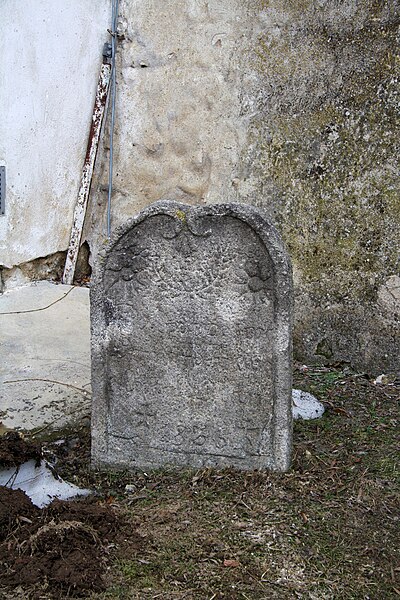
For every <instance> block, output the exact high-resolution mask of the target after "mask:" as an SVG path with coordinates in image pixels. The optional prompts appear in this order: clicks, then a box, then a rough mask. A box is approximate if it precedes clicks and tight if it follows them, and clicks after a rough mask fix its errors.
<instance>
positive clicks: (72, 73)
mask: <svg viewBox="0 0 400 600" xmlns="http://www.w3.org/2000/svg"><path fill="white" fill-rule="evenodd" d="M110 21H111V2H110V0H1V2H0V23H1V36H0V56H1V67H0V107H1V110H0V164H1V165H6V178H7V198H6V214H5V216H0V265H3V266H6V267H11V266H14V265H18V264H20V263H23V262H26V261H29V260H32V259H34V258H38V257H43V256H47V255H49V254H52V253H53V252H56V251H58V250H65V249H66V248H67V245H68V240H69V233H70V229H71V223H72V213H73V207H74V204H75V200H76V196H77V191H78V187H79V179H80V172H81V168H82V163H83V159H84V155H85V151H86V144H87V136H88V132H89V127H90V119H91V113H92V107H93V101H94V96H95V92H96V85H97V77H98V72H99V68H100V64H101V61H102V48H103V44H104V42H106V41H109V34H108V33H107V27H109V26H110Z"/></svg>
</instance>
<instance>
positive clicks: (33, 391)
mask: <svg viewBox="0 0 400 600" xmlns="http://www.w3.org/2000/svg"><path fill="white" fill-rule="evenodd" d="M90 393H91V390H90V318H89V290H88V289H87V288H81V287H72V286H67V285H58V284H55V283H51V282H49V281H40V282H35V283H32V284H30V285H27V286H24V287H21V288H17V289H14V290H11V291H9V292H6V293H4V294H3V295H0V421H1V422H2V424H3V426H4V427H6V428H11V429H21V430H33V429H37V428H39V429H41V428H43V429H45V430H47V429H62V428H64V427H66V426H69V425H71V426H75V425H76V424H78V423H79V422H81V421H82V419H83V418H84V417H85V416H86V415H88V414H89V411H90Z"/></svg>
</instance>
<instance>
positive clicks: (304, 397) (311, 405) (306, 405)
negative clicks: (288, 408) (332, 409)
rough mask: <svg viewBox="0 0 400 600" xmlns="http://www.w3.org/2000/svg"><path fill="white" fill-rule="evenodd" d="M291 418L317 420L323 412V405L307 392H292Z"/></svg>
mask: <svg viewBox="0 0 400 600" xmlns="http://www.w3.org/2000/svg"><path fill="white" fill-rule="evenodd" d="M292 400H293V418H294V419H306V420H309V419H319V417H322V415H323V414H324V412H325V407H324V405H323V404H322V403H321V402H319V400H317V399H316V398H315V396H313V395H312V394H310V393H309V392H303V391H302V390H292Z"/></svg>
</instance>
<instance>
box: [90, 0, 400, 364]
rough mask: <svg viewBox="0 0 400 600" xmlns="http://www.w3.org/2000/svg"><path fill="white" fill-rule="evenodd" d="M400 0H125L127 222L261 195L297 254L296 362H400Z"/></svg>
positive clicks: (118, 205)
mask: <svg viewBox="0 0 400 600" xmlns="http://www.w3.org/2000/svg"><path fill="white" fill-rule="evenodd" d="M396 4H397V3H394V2H391V1H387V2H376V1H374V0H360V1H358V2H357V1H354V0H345V1H340V2H339V1H336V0H332V1H329V2H328V1H324V0H320V1H319V2H315V1H309V0H297V1H296V0H295V1H293V2H284V1H283V0H259V1H256V0H252V1H251V0H249V1H247V2H243V1H239V0H210V1H205V0H204V1H203V0H198V1H195V0H166V1H165V2H163V3H162V4H160V3H159V2H155V1H147V2H142V1H141V2H138V1H135V0H125V1H124V2H122V4H121V18H120V24H119V33H120V44H119V56H118V60H119V64H118V79H119V84H118V102H117V130H116V148H115V150H116V161H115V177H114V183H115V188H114V194H113V210H112V216H113V226H116V225H119V224H120V223H122V222H123V221H124V220H125V219H126V218H127V216H131V215H133V214H135V213H136V212H137V211H139V210H140V209H141V208H143V207H144V206H146V205H147V204H149V203H151V202H153V201H155V200H158V199H163V198H170V199H174V200H183V201H185V202H188V203H191V204H202V203H216V202H225V201H227V200H229V201H238V202H244V203H250V204H254V205H256V206H259V207H262V208H263V209H264V210H265V211H266V212H267V213H268V215H269V216H270V217H272V218H273V220H274V221H275V223H276V225H277V227H278V228H279V230H280V231H281V233H282V235H283V237H284V239H285V242H286V244H287V247H288V249H289V252H290V254H291V256H292V260H293V263H294V268H295V284H296V325H295V356H296V358H298V359H299V360H301V361H304V362H321V363H336V362H341V363H348V364H350V365H352V366H353V367H355V368H357V369H360V370H366V371H368V372H371V373H378V372H383V371H393V370H396V369H398V358H399V342H398V333H399V332H398V321H399V311H400V307H399V300H400V288H399V286H400V278H399V277H398V272H399V260H398V241H399V220H400V216H399V214H400V203H399V196H398V191H399V187H398V183H397V181H396V177H397V172H396V160H397V156H396V155H397V150H398V146H397V143H398V142H397V134H396V119H397V118H398V117H397V116H396V110H397V109H398V100H399V86H398V56H396V43H397V41H398V38H399V28H398V27H399V16H400V10H399V8H398V7H397V6H396ZM397 122H398V121H397ZM106 158H107V150H106V152H105V155H104V159H106ZM98 173H99V174H98V182H97V190H98V192H97V194H96V197H95V201H94V202H93V204H92V214H91V217H90V219H89V220H88V223H87V234H86V237H88V239H89V241H90V243H91V245H92V246H93V248H94V250H95V248H96V245H97V243H98V241H99V239H103V238H104V234H103V232H104V208H105V203H106V186H107V168H106V165H105V163H104V162H103V165H102V166H101V167H100V169H99V170H98ZM101 215H103V225H102V233H101V234H100V235H99V222H100V221H101V218H100V216H101ZM396 334H397V339H396Z"/></svg>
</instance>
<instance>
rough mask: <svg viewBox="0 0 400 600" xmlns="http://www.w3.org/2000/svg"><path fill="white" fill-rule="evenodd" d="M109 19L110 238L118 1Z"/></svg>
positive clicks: (109, 225) (109, 234) (109, 235)
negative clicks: (110, 53) (110, 54)
mask: <svg viewBox="0 0 400 600" xmlns="http://www.w3.org/2000/svg"><path fill="white" fill-rule="evenodd" d="M112 2H113V4H112V17H111V21H112V23H111V52H112V57H111V124H110V156H109V166H108V201H107V236H108V238H110V237H111V194H112V178H113V158H114V124H115V96H116V69H115V54H116V50H117V22H118V0H112Z"/></svg>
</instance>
